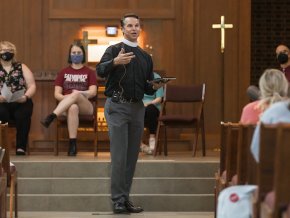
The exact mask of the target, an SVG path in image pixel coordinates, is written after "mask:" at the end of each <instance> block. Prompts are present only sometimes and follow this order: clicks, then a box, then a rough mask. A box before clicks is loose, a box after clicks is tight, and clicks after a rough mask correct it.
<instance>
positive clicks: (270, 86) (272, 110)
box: [251, 69, 290, 162]
mask: <svg viewBox="0 0 290 218" xmlns="http://www.w3.org/2000/svg"><path fill="white" fill-rule="evenodd" d="M262 77H264V78H265V81H267V85H266V84H265V86H261V94H262V96H265V99H262V100H261V103H260V104H261V105H264V106H263V107H262V108H261V109H262V110H265V109H266V108H268V107H269V105H271V106H270V107H269V108H268V109H266V110H265V112H264V113H263V114H262V116H261V118H260V122H263V123H265V124H275V123H279V122H285V123H290V111H289V100H288V98H287V92H288V81H287V79H286V77H285V75H284V74H283V73H282V72H281V71H279V70H274V69H270V70H266V71H265V72H264V74H263V75H262ZM261 79H262V78H261ZM267 93H272V94H271V95H267ZM273 103H275V104H273ZM272 104H273V105H272ZM259 137H260V125H257V127H256V129H255V132H254V135H253V139H252V143H251V152H252V154H253V156H254V158H255V160H256V161H257V162H259V144H260V138H259Z"/></svg>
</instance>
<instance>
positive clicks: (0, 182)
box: [0, 147, 7, 218]
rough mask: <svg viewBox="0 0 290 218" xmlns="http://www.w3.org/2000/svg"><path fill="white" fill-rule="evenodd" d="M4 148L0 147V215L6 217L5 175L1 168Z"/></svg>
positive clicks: (2, 217)
mask: <svg viewBox="0 0 290 218" xmlns="http://www.w3.org/2000/svg"><path fill="white" fill-rule="evenodd" d="M4 154H5V149H3V148H1V147H0V217H1V218H6V214H7V212H6V198H7V176H6V173H5V172H4V170H3V168H2V161H3V157H4Z"/></svg>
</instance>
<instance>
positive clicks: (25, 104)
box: [0, 41, 36, 155]
mask: <svg viewBox="0 0 290 218" xmlns="http://www.w3.org/2000/svg"><path fill="white" fill-rule="evenodd" d="M15 57H16V47H15V45H14V44H12V43H11V42H8V41H2V42H0V88H1V95H0V121H1V122H2V123H6V122H9V121H10V120H13V121H14V122H15V124H16V155H25V152H26V146H27V142H28V135H29V130H30V124H31V116H32V111H33V102H32V100H31V98H32V96H33V95H34V94H35V91H36V85H35V80H34V77H33V74H32V72H31V71H30V69H29V68H28V67H27V66H26V65H25V64H22V63H20V62H17V61H16V58H15ZM11 93H12V96H11Z"/></svg>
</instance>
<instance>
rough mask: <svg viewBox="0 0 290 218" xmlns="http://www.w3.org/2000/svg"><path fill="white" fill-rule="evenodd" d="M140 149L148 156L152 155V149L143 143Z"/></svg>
mask: <svg viewBox="0 0 290 218" xmlns="http://www.w3.org/2000/svg"><path fill="white" fill-rule="evenodd" d="M140 149H141V151H142V152H143V153H145V154H148V155H151V154H152V151H151V149H150V148H149V146H148V145H145V144H143V143H142V144H141V146H140Z"/></svg>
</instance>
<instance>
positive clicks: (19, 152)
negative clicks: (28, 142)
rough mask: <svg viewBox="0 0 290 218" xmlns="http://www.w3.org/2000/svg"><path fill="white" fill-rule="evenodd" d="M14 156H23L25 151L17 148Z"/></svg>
mask: <svg viewBox="0 0 290 218" xmlns="http://www.w3.org/2000/svg"><path fill="white" fill-rule="evenodd" d="M16 155H25V151H24V150H23V149H22V148H17V150H16Z"/></svg>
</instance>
